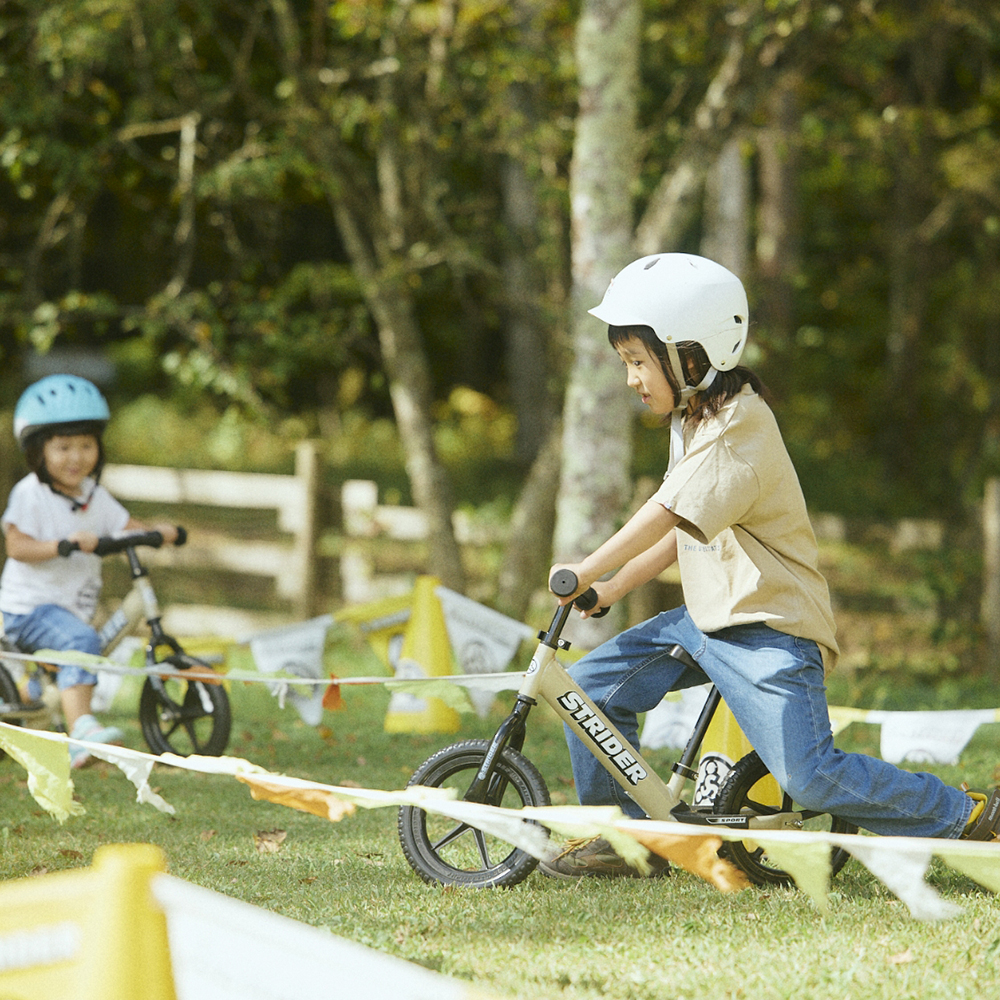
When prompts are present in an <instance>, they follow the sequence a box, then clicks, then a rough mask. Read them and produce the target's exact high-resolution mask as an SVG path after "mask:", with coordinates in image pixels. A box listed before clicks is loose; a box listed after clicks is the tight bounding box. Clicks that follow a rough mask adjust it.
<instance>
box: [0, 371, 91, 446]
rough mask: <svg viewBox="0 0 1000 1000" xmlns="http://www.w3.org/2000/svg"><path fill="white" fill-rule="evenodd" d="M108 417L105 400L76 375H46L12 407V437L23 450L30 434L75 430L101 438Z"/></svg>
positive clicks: (88, 383)
mask: <svg viewBox="0 0 1000 1000" xmlns="http://www.w3.org/2000/svg"><path fill="white" fill-rule="evenodd" d="M110 418H111V411H110V410H109V409H108V403H107V400H106V399H105V398H104V397H103V396H102V395H101V392H100V390H99V389H98V388H97V386H96V385H94V383H93V382H88V381H87V379H85V378H80V377H79V376H78V375H49V376H48V377H47V378H43V379H42V380H41V381H39V382H35V383H34V384H33V385H29V386H28V388H27V389H25V390H24V392H22V393H21V398H20V399H19V400H18V401H17V406H15V407H14V437H15V438H16V439H17V444H18V447H19V448H20V449H21V450H22V451H24V449H25V446H26V443H27V441H28V439H29V438H30V437H32V435H34V434H37V433H38V432H39V431H47V432H48V433H49V434H53V433H59V432H67V431H74V430H78V431H79V432H81V433H91V434H95V435H97V436H98V437H100V434H101V432H102V431H103V430H104V428H105V426H106V425H107V422H108V420H109V419H110Z"/></svg>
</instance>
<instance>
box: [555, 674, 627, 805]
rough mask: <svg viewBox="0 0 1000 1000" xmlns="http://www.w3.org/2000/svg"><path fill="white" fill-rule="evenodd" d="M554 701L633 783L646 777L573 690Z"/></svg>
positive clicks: (624, 748)
mask: <svg viewBox="0 0 1000 1000" xmlns="http://www.w3.org/2000/svg"><path fill="white" fill-rule="evenodd" d="M556 701H558V702H559V704H560V705H562V707H563V708H565V709H566V711H567V712H569V713H570V717H571V718H572V719H573V721H574V722H576V724H577V728H578V729H580V730H582V731H583V732H584V733H586V734H587V735H588V736H589V737H590V738H591V739H592V740H593V741H594V743H596V744H597V746H598V748H599V749H600V750H601V751H602V752H603V753H605V754H606V755H607V756H608V757H609V758H610V760H611V763H612V764H614V765H615V767H617V768H618V770H619V771H621V773H622V774H623V775H624V776H625V777H626V778H628V780H629V781H630V782H631V783H632V784H633V785H638V784H639V782H640V781H642V779H643V778H645V777H646V769H645V768H644V767H643V766H642V765H641V764H640V763H639V762H638V761H637V760H636V759H635V757H633V756H632V754H631V753H629V751H628V749H627V748H626V746H625V745H624V744H623V743H622V742H621V740H619V739H618V738H617V737H616V736H615V735H614V734H613V733H612V732H611V730H610V729H608V727H607V726H606V725H604V723H603V722H601V720H600V719H598V718H597V716H596V715H594V710H593V709H592V708H591V707H590V706H589V705H587V704H586V702H584V700H583V699H582V698H581V697H580V696H579V695H578V694H577V693H576V692H575V691H567V692H566V693H565V694H562V695H560V696H559V697H558V698H557V699H556Z"/></svg>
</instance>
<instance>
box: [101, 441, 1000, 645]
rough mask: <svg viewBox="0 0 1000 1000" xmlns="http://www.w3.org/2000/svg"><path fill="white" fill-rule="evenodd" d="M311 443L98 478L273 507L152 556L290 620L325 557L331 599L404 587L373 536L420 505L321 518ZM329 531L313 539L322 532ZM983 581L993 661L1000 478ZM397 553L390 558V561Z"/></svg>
mask: <svg viewBox="0 0 1000 1000" xmlns="http://www.w3.org/2000/svg"><path fill="white" fill-rule="evenodd" d="M320 472H321V470H320V460H319V454H318V449H317V446H316V445H315V443H313V442H304V443H303V444H301V445H300V446H299V447H298V449H297V450H296V456H295V472H294V474H292V475H273V474H266V473H236V472H217V471H203V470H193V469H166V468H154V467H149V466H131V465H109V466H107V468H106V469H105V472H104V478H103V482H104V483H105V484H106V485H107V486H108V488H109V489H110V490H111V492H112V493H114V494H115V495H116V496H118V497H119V498H121V499H122V500H123V501H124V502H126V503H127V502H128V501H130V500H132V501H134V500H141V501H148V502H153V503H162V504H169V503H190V504H201V505H210V506H222V507H231V508H236V509H240V508H254V509H270V510H275V511H277V523H278V528H279V530H280V531H281V532H285V533H287V535H288V536H290V537H289V538H287V539H286V540H278V539H274V540H255V541H253V542H249V543H248V542H245V541H243V542H240V541H237V540H235V539H233V538H230V537H227V536H226V535H225V534H223V533H222V532H211V531H205V530H198V531H197V532H195V533H193V536H192V541H191V542H190V543H189V544H188V545H187V546H185V547H184V548H180V549H168V550H161V552H159V553H157V559H158V561H160V562H161V563H166V564H167V565H174V566H179V567H183V568H186V569H204V570H212V569H216V570H228V571H232V572H236V573H240V574H252V575H257V576H265V577H271V578H273V579H274V581H275V591H276V593H277V595H278V596H279V597H280V598H282V599H283V600H287V601H288V602H289V605H290V613H291V615H292V616H294V618H295V619H298V620H301V619H304V618H307V617H310V616H311V615H313V614H316V613H318V612H319V611H326V610H329V609H328V608H319V607H317V597H318V592H317V580H318V578H319V576H320V574H319V570H318V565H319V562H320V560H321V559H323V558H329V557H331V556H332V557H333V558H335V559H336V561H337V563H338V566H337V575H338V579H337V587H336V590H337V598H338V599H339V600H341V601H343V602H344V603H347V604H353V603H361V602H365V601H370V600H374V599H376V598H379V597H384V596H387V595H391V594H398V593H403V592H406V591H408V590H409V588H410V587H411V586H412V581H413V575H414V573H415V572H420V571H421V570H422V569H423V568H422V567H420V566H419V565H417V563H418V559H417V558H416V557H414V558H413V559H412V561H411V563H410V564H408V565H405V566H401V565H397V566H396V567H395V571H393V572H388V573H386V572H384V571H381V570H380V569H379V566H378V560H377V558H376V554H375V549H376V543H377V542H379V541H385V540H388V541H396V542H400V543H414V542H420V541H421V540H423V539H424V538H426V534H427V524H426V520H425V518H424V515H423V513H422V512H421V511H419V510H417V509H416V508H413V507H399V506H390V505H386V504H380V503H379V502H378V486H377V484H376V483H374V482H370V481H367V480H348V481H346V482H345V483H343V484H342V486H341V488H340V496H339V503H335V504H333V505H332V506H333V507H334V508H339V513H338V515H337V516H336V518H335V521H336V523H330V522H329V520H328V521H327V522H326V523H321V516H320V512H321V510H323V509H324V508H325V507H326V506H329V505H324V504H323V503H322V502H321V492H322V489H323V486H322V476H321V474H320ZM454 523H455V532H456V536H457V538H458V541H459V543H460V544H462V545H465V546H481V545H487V544H496V543H497V542H499V541H502V537H503V529H502V528H501V527H499V526H495V525H493V526H483V525H481V524H478V523H477V522H476V520H475V519H474V518H472V517H470V516H468V515H467V514H465V513H464V512H457V513H456V515H455V522H454ZM814 524H815V527H816V532H817V535H818V536H819V537H821V538H827V539H846V538H848V537H849V536H850V535H851V534H852V532H851V529H850V522H847V521H845V519H843V518H840V517H838V516H835V515H826V514H819V515H816V516H815V517H814ZM331 537H333V538H335V539H336V542H335V544H332V545H331V544H327V545H325V546H320V545H319V541H320V539H321V538H326V539H327V540H329V539H330V538H331ZM866 538H867V539H868V540H871V539H873V538H878V539H880V540H882V541H884V542H886V543H887V544H888V545H889V547H890V549H892V550H893V551H902V550H905V549H911V548H930V549H934V548H940V547H941V546H942V545H944V544H945V543H946V542H945V531H944V526H943V524H942V523H941V522H939V521H933V520H901V521H898V522H896V523H894V524H892V525H878V526H874V527H872V526H869V529H868V531H867V532H866ZM982 538H983V587H982V606H981V609H980V619H981V622H982V624H983V628H984V631H985V633H986V635H987V637H988V638H989V640H990V645H991V649H992V651H993V653H994V658H995V660H996V661H1000V478H995V479H991V480H989V481H988V482H987V484H986V491H985V497H984V501H983V514H982ZM398 562H399V560H397V563H398Z"/></svg>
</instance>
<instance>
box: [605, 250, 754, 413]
mask: <svg viewBox="0 0 1000 1000" xmlns="http://www.w3.org/2000/svg"><path fill="white" fill-rule="evenodd" d="M590 313H591V315H593V316H596V317H597V318H598V319H599V320H603V321H604V322H605V323H607V324H608V325H610V326H648V327H650V328H651V329H652V330H653V332H654V333H655V334H656V336H657V337H658V338H659V339H660V340H661V341H663V343H664V344H665V345H666V348H667V356H668V358H669V359H670V367H671V369H672V370H673V373H674V376H675V377H676V379H677V382H678V384H679V385H680V386H681V400H680V403H681V404H683V403H686V402H687V400H689V399H690V398H691V396H693V395H694V394H695V393H696V392H700V391H701V390H702V389H706V388H708V386H709V385H711V384H712V381H713V380H714V379H715V375H716V373H717V372H720V371H730V370H732V369H733V368H735V367H736V366H737V365H738V364H739V361H740V357H741V356H742V354H743V348H744V347H745V346H746V342H747V329H748V327H749V325H750V308H749V305H748V304H747V294H746V291H745V290H744V288H743V283H742V282H741V281H740V279H739V278H737V277H736V275H735V274H733V273H732V271H729V270H727V269H726V268H724V267H723V266H722V265H721V264H716V263H715V261H712V260H708V259H707V258H705V257H698V256H696V255H694V254H687V253H660V254H652V255H650V256H648V257H640V258H639V259H638V260H634V261H632V263H631V264H629V265H627V266H626V267H624V268H622V270H621V271H619V272H618V274H616V275H615V277H614V278H612V279H611V284H610V285H608V290H607V291H606V292H605V293H604V298H603V299H602V300H601V304H600V305H598V306H595V307H594V308H593V309H591V310H590ZM690 341H694V342H695V343H698V344H701V346H702V347H703V348H704V349H705V354H706V355H707V356H708V361H709V364H710V365H711V368H710V369H709V370H708V372H707V374H706V375H705V377H704V378H703V379H702V380H701V382H700V383H699V384H698V385H696V386H691V385H688V384H687V376H686V373H685V370H684V366H683V365H682V364H681V359H680V355H679V353H678V350H677V345H679V344H682V343H685V342H690Z"/></svg>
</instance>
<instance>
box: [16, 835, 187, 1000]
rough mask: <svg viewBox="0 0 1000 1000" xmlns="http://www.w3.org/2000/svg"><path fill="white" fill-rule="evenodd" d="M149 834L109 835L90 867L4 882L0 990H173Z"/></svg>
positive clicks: (95, 999) (58, 994) (92, 993)
mask: <svg viewBox="0 0 1000 1000" xmlns="http://www.w3.org/2000/svg"><path fill="white" fill-rule="evenodd" d="M164 867H165V859H164V856H163V852H162V851H161V850H160V849H159V848H158V847H155V846H154V845H152V844H109V845H106V846H104V847H99V848H98V849H97V850H96V851H95V852H94V864H93V867H92V868H89V869H79V870H75V871H68V872H57V873H54V874H52V875H42V876H40V877H37V878H30V879H27V878H26V879H18V880H16V881H14V882H8V883H6V884H4V885H2V886H0V996H2V997H39V998H40V997H45V998H46V1000H59V998H63V997H66V998H69V997H73V998H74V1000H176V993H175V991H174V978H173V969H172V966H171V961H170V949H169V947H168V942H167V921H166V917H165V916H164V914H163V911H162V910H161V909H160V907H159V906H158V904H157V903H156V901H155V900H154V899H153V896H152V893H151V891H150V881H151V880H152V878H153V876H154V875H156V874H157V873H159V872H162V871H163V870H164Z"/></svg>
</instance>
